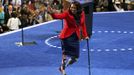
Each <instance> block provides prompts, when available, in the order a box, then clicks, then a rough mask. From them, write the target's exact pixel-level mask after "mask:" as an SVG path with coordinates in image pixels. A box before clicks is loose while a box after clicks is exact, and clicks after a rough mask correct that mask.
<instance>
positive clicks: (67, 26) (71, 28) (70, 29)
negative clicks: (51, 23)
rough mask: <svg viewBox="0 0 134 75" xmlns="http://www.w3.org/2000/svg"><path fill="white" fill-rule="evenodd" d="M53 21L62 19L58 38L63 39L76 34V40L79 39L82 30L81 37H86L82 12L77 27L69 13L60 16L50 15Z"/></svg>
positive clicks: (65, 12)
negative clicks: (62, 22) (61, 28)
mask: <svg viewBox="0 0 134 75" xmlns="http://www.w3.org/2000/svg"><path fill="white" fill-rule="evenodd" d="M52 17H53V18H54V19H64V27H63V30H62V31H61V33H60V38H61V39H64V38H67V37H69V36H70V35H72V34H73V33H74V32H76V34H77V36H78V38H79V39H80V38H81V35H80V30H82V36H83V37H84V38H85V37H87V36H88V35H87V32H86V25H85V13H84V11H83V12H82V13H81V19H80V25H77V23H76V21H75V19H74V17H73V15H71V14H70V13H69V11H64V12H63V13H60V14H56V13H54V14H52Z"/></svg>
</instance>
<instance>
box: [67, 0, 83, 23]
mask: <svg viewBox="0 0 134 75" xmlns="http://www.w3.org/2000/svg"><path fill="white" fill-rule="evenodd" d="M72 4H74V5H76V9H77V13H76V15H73V16H74V18H75V20H76V23H77V25H79V24H80V18H81V13H82V6H81V4H80V2H78V1H75V0H74V1H73V2H72V3H71V4H70V7H71V5H72ZM69 11H70V9H69ZM70 13H71V11H70Z"/></svg>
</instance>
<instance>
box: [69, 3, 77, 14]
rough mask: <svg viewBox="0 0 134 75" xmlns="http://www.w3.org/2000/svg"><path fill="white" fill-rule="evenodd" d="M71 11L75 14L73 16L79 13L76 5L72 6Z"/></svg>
mask: <svg viewBox="0 0 134 75" xmlns="http://www.w3.org/2000/svg"><path fill="white" fill-rule="evenodd" d="M70 11H71V12H72V13H73V14H76V13H77V7H76V5H75V4H71V6H70Z"/></svg>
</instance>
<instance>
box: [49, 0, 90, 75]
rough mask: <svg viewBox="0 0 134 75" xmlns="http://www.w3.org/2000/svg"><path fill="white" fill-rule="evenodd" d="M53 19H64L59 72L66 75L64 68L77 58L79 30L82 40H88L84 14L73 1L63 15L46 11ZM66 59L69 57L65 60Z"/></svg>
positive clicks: (79, 38) (79, 6)
mask: <svg viewBox="0 0 134 75" xmlns="http://www.w3.org/2000/svg"><path fill="white" fill-rule="evenodd" d="M48 11H49V12H50V14H51V15H52V17H53V18H54V19H64V28H63V30H62V31H61V33H60V36H59V37H60V39H61V44H62V65H61V66H60V68H59V70H60V71H61V73H62V74H63V75H66V73H65V68H66V67H67V66H69V65H71V64H73V63H74V62H76V61H77V59H78V58H79V40H81V35H80V33H81V32H80V30H82V36H83V38H84V39H88V35H87V32H86V26H85V14H84V11H83V10H82V7H81V5H80V3H79V2H77V1H74V2H72V3H71V4H70V7H69V10H67V11H64V12H63V13H60V14H57V13H54V10H53V9H51V8H49V10H48ZM67 57H70V58H69V59H68V60H67Z"/></svg>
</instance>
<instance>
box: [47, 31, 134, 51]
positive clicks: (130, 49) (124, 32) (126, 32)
mask: <svg viewBox="0 0 134 75" xmlns="http://www.w3.org/2000/svg"><path fill="white" fill-rule="evenodd" d="M92 33H117V34H134V32H132V31H130V32H128V31H107V30H105V31H93V32H92ZM57 37H58V36H52V37H50V38H47V39H46V40H45V44H46V45H48V46H50V47H54V48H61V47H58V46H55V45H52V44H51V43H49V41H50V40H51V39H54V38H57ZM133 50H134V49H133V48H120V49H119V48H113V49H108V48H107V49H90V51H91V52H94V51H97V52H102V51H105V52H110V51H114V52H116V51H133ZM82 51H87V49H82Z"/></svg>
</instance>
